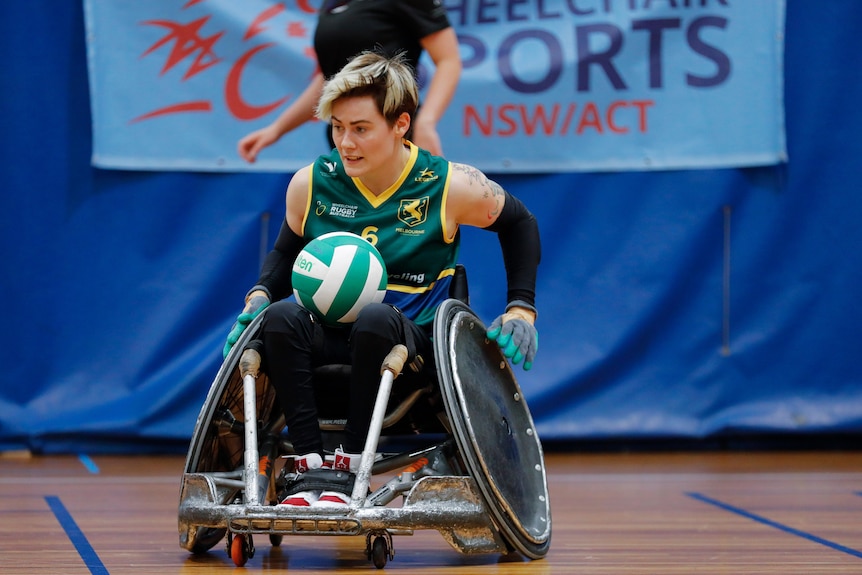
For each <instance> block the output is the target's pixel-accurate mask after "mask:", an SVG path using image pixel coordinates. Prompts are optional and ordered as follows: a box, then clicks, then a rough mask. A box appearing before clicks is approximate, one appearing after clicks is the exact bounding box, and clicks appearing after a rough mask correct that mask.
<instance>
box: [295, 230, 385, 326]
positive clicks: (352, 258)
mask: <svg viewBox="0 0 862 575" xmlns="http://www.w3.org/2000/svg"><path fill="white" fill-rule="evenodd" d="M291 278H292V281H293V295H294V296H295V297H296V301H297V302H298V303H299V304H300V305H301V306H302V307H304V308H305V309H307V310H308V311H310V312H311V313H313V314H314V315H315V316H316V317H317V318H319V319H320V320H322V321H323V323H325V324H327V325H335V326H337V325H345V324H349V323H353V322H354V321H356V317H357V315H359V310H361V309H362V308H363V307H365V306H366V305H368V304H369V303H379V302H381V301H383V296H385V295H386V279H387V276H386V264H385V263H384V262H383V258H382V257H381V256H380V252H378V251H377V248H375V247H374V246H373V245H371V244H370V243H369V242H368V241H366V240H364V239H362V238H361V237H360V236H358V235H356V234H352V233H349V232H332V233H328V234H324V235H322V236H319V237H317V238H315V239H313V240H311V241H310V242H309V243H308V244H306V246H305V247H304V248H303V249H302V251H300V252H299V255H298V256H297V257H296V260H295V261H294V263H293V271H292V273H291Z"/></svg>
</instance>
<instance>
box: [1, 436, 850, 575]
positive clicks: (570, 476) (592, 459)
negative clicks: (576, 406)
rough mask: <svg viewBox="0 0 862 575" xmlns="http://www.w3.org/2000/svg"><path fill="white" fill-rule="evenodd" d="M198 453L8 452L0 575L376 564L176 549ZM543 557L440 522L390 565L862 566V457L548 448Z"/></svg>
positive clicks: (340, 548)
mask: <svg viewBox="0 0 862 575" xmlns="http://www.w3.org/2000/svg"><path fill="white" fill-rule="evenodd" d="M183 464H184V458H183V457H179V456H165V457H97V456H94V457H92V458H90V457H87V456H52V457H26V456H23V455H19V456H14V455H11V456H10V455H8V454H7V455H4V456H2V457H0V573H3V574H4V575H16V574H22V575H23V574H26V575H34V574H51V575H57V574H62V575H76V574H87V573H92V574H111V575H124V574H131V573H147V574H149V573H160V574H173V573H181V574H191V575H197V574H201V575H202V574H210V573H225V574H229V573H232V572H234V571H235V570H237V569H238V570H239V572H247V573H267V572H272V571H283V570H289V571H290V572H291V573H295V574H304V573H327V574H334V573H355V572H376V571H377V570H376V569H375V568H374V567H373V566H372V565H371V563H370V562H369V561H368V560H367V559H366V558H365V556H364V548H365V543H364V537H309V536H294V537H285V538H284V542H283V543H282V545H281V546H280V547H272V546H271V545H270V543H269V540H268V538H266V537H263V536H258V537H257V538H256V539H255V544H256V546H257V553H256V554H255V556H254V557H252V558H251V559H250V560H249V561H248V563H247V564H246V566H245V567H243V568H237V567H234V565H233V563H232V562H231V560H230V558H229V557H228V556H227V554H226V553H225V550H224V543H220V544H218V545H217V546H216V547H215V548H213V549H212V550H211V551H210V552H209V553H207V554H204V555H201V556H194V555H191V554H189V553H188V552H186V551H184V550H183V549H181V548H180V547H179V545H178V543H177V514H176V512H177V503H178V495H179V485H180V475H181V473H182V469H183ZM546 468H547V473H548V481H549V489H550V493H551V507H552V513H553V516H552V521H553V529H552V539H551V546H550V551H549V553H548V555H547V557H545V558H544V559H542V560H538V561H522V560H511V559H505V558H502V557H501V556H498V555H476V556H467V555H462V554H460V553H458V552H457V551H455V550H454V549H452V548H451V547H449V545H448V544H447V543H446V542H445V541H444V540H443V539H442V537H441V536H440V534H439V533H437V532H436V531H417V532H416V533H415V534H414V535H412V536H398V537H395V539H394V544H395V558H394V559H393V560H392V561H390V562H389V563H388V564H387V566H386V568H385V570H384V571H383V572H385V573H390V574H392V573H410V574H411V575H420V574H439V573H446V574H450V573H451V574H469V575H482V574H513V575H514V574H522V573H524V574H526V573H529V574H535V575H544V574H551V573H553V574H556V573H565V574H577V575H590V574H607V575H627V574H656V575H670V574H698V575H709V574H723V575H724V574H734V575H736V574H749V573H751V574H753V573H757V574H780V575H792V574H805V575H813V574H821V573H824V574H825V573H830V574H831V573H836V574H837V573H840V574H862V451H846V452H778V453H769V452H702V453H691V452H687V453H655V454H647V453H636V454H594V453H588V454H580V453H579V454H563V453H546Z"/></svg>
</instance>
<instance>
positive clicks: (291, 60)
mask: <svg viewBox="0 0 862 575" xmlns="http://www.w3.org/2000/svg"><path fill="white" fill-rule="evenodd" d="M84 4H85V12H86V14H85V16H86V25H87V42H88V64H89V72H90V88H91V107H92V115H93V124H94V128H93V130H94V134H93V136H94V143H93V158H92V161H93V165H95V166H97V167H102V168H117V169H152V170H192V171H197V170H201V171H241V170H261V171H284V172H290V171H295V170H296V169H298V168H300V167H301V166H303V165H306V164H308V163H309V162H310V161H311V160H312V159H313V157H314V156H315V155H316V154H317V153H320V152H323V151H325V149H326V146H327V144H326V140H325V136H324V126H323V125H321V124H320V123H319V122H311V123H308V124H306V125H305V126H303V127H301V128H299V129H297V130H295V131H294V132H291V133H290V134H288V135H287V136H285V137H284V138H282V140H281V141H280V142H278V143H277V144H276V145H274V146H272V147H270V148H268V149H266V150H264V151H263V152H262V154H261V155H260V157H259V158H258V161H257V163H255V164H254V165H250V164H247V163H245V162H244V161H243V160H242V159H241V158H240V157H239V156H238V154H237V152H236V143H237V141H238V140H239V139H240V138H241V137H242V136H243V135H245V134H247V133H248V132H250V131H252V130H254V129H256V128H259V127H262V126H264V125H266V124H268V123H270V122H271V121H272V120H273V119H274V118H275V117H276V116H277V115H278V114H279V112H280V111H281V110H282V109H284V107H285V106H287V105H288V104H289V103H290V102H291V101H292V99H294V98H296V97H297V96H298V95H299V94H300V93H301V92H302V90H303V89H304V88H305V86H306V85H307V83H308V80H309V79H310V78H311V76H312V75H313V73H314V71H315V67H316V64H315V60H314V54H313V50H312V48H311V38H312V35H313V30H314V25H315V22H316V11H317V7H318V5H319V0H289V1H281V2H279V1H275V0H244V1H243V2H236V1H235V0H149V1H147V2H140V1H139V0H85V2H84ZM445 4H446V6H447V8H448V10H449V15H450V19H451V21H452V24H453V26H454V27H455V29H456V31H457V33H458V37H459V42H460V45H461V55H462V58H463V60H464V74H463V76H462V81H461V83H460V85H459V87H458V91H457V93H456V95H455V98H454V100H453V102H452V104H451V105H450V108H449V110H448V111H447V114H446V116H445V117H444V119H443V120H442V122H441V124H440V126H439V130H440V134H441V138H442V140H443V144H444V150H445V153H446V155H447V157H449V158H450V159H452V160H455V161H459V162H465V163H468V164H472V165H475V166H476V167H478V168H480V169H483V170H485V171H489V172H525V173H527V172H548V171H601V170H650V169H681V168H707V167H732V166H756V165H770V164H776V163H780V162H783V161H786V159H787V155H786V146H785V137H784V106H783V98H782V93H783V76H782V70H783V34H784V10H785V6H784V0H757V1H750V2H733V3H731V2H730V0H567V1H564V0H535V1H514V0H509V1H495V2H491V1H487V0H461V1H460V2H459V1H454V0H449V1H447V2H445ZM432 66H433V64H432V63H431V62H430V60H429V59H428V58H427V56H426V57H425V59H424V60H423V63H422V70H420V80H422V79H426V78H427V77H428V75H429V72H430V70H431V69H432Z"/></svg>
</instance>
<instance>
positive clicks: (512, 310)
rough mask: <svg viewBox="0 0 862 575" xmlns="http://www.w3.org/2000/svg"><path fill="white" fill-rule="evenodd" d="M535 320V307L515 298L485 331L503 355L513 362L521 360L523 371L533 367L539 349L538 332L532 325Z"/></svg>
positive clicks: (516, 362)
mask: <svg viewBox="0 0 862 575" xmlns="http://www.w3.org/2000/svg"><path fill="white" fill-rule="evenodd" d="M535 320H536V310H535V308H534V307H533V306H531V305H529V304H528V303H526V302H522V301H519V300H516V301H513V302H512V303H510V304H509V305H508V306H506V313H504V314H502V315H501V316H499V317H498V318H497V319H495V320H494V321H493V323H491V325H490V326H489V327H488V330H487V332H486V335H487V336H488V339H490V340H491V341H496V342H497V345H499V346H500V349H501V350H503V355H504V356H505V357H508V358H509V359H511V360H512V363H513V364H515V365H517V364H519V363H521V361H522V360H523V361H524V370H525V371H526V370H529V369H531V368H532V367H533V360H535V359H536V352H537V351H538V349H539V332H538V331H536V327H535V326H534V325H533V322H534V321H535Z"/></svg>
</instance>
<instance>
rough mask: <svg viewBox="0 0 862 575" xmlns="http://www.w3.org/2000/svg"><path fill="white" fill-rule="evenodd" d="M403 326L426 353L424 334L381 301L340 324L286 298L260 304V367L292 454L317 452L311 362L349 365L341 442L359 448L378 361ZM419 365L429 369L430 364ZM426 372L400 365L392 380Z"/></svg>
mask: <svg viewBox="0 0 862 575" xmlns="http://www.w3.org/2000/svg"><path fill="white" fill-rule="evenodd" d="M405 329H409V330H410V332H411V335H412V340H413V343H414V345H415V346H416V353H417V354H420V355H422V357H423V358H432V357H433V348H432V343H431V338H430V336H429V334H428V333H426V332H425V331H424V330H422V329H421V328H420V327H419V326H417V325H416V324H415V323H413V322H412V321H410V320H405V319H403V318H402V317H401V315H400V313H399V312H398V311H397V310H396V309H394V308H393V307H391V306H389V305H387V304H370V305H368V306H366V307H365V308H363V310H362V311H361V312H360V313H359V316H358V317H357V319H356V322H354V323H353V324H351V325H350V326H346V327H328V326H325V325H323V324H321V323H320V322H319V321H317V320H315V319H314V317H313V316H312V315H311V314H310V313H309V312H308V311H307V310H305V309H304V308H302V307H301V306H299V305H298V304H297V303H295V302H293V301H289V300H283V301H280V302H276V303H274V304H273V305H271V306H270V307H269V309H267V310H266V316H265V317H264V320H263V344H264V354H265V364H266V371H267V373H268V375H269V378H270V381H271V382H272V384H273V387H274V388H275V391H276V395H277V397H278V402H279V405H280V406H281V409H282V411H283V413H284V418H285V422H286V423H287V431H288V435H289V436H290V439H291V442H292V443H293V446H294V448H295V449H296V452H297V453H298V454H303V455H304V454H306V453H312V452H316V453H321V454H322V453H323V439H322V437H321V433H320V427H319V423H318V406H317V399H316V395H315V389H314V381H313V379H312V373H313V370H314V368H316V367H319V366H322V365H330V364H349V365H350V366H351V372H350V385H349V390H348V392H347V393H348V395H349V407H348V413H347V428H346V430H345V432H346V437H345V442H344V446H343V447H344V450H345V451H346V452H348V453H360V452H362V449H363V448H364V447H365V437H366V436H367V435H368V427H369V424H370V423H371V416H372V413H373V411H374V401H375V399H376V397H377V389H378V387H379V385H380V365H381V364H382V363H383V359H384V358H385V357H386V354H388V353H389V351H390V350H391V349H392V347H393V346H395V345H396V344H399V343H404V342H405V335H404V330H405ZM423 371H425V372H429V371H431V372H432V373H433V368H431V369H429V368H427V367H426V369H425V370H423ZM428 377H429V376H428V375H427V373H420V374H416V373H414V372H412V371H411V370H410V369H409V368H407V367H406V366H405V369H404V371H403V372H402V375H401V377H399V378H398V380H397V381H396V383H395V385H397V386H399V387H401V386H409V387H413V386H415V385H421V384H422V383H424V382H427V380H428ZM411 380H412V381H411Z"/></svg>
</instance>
